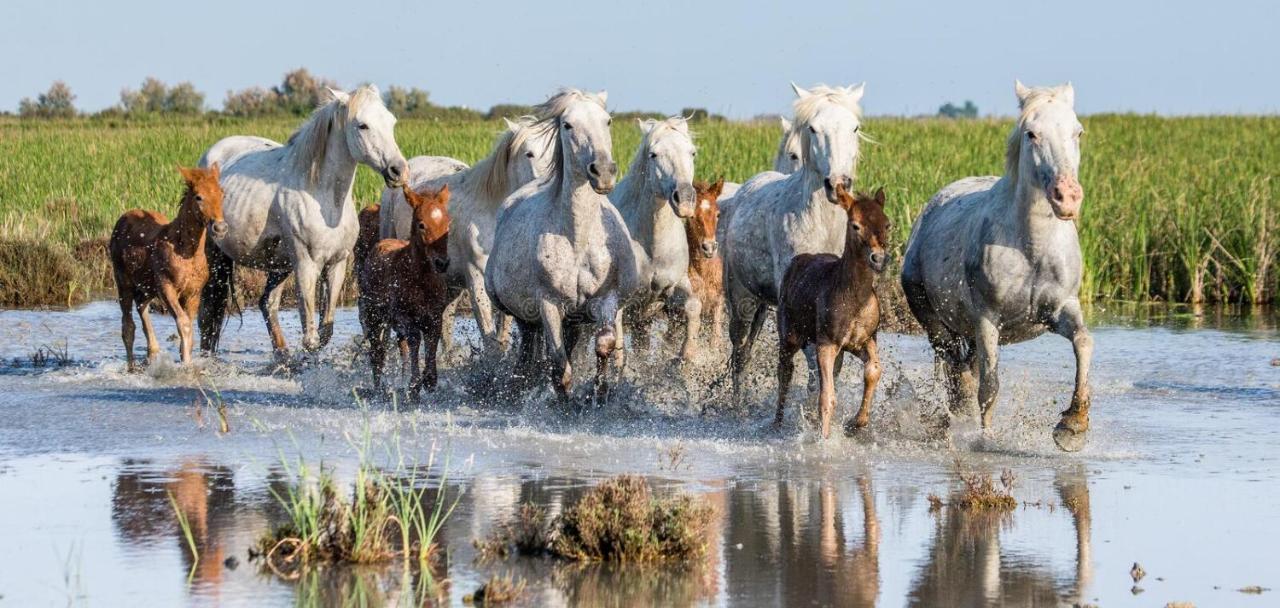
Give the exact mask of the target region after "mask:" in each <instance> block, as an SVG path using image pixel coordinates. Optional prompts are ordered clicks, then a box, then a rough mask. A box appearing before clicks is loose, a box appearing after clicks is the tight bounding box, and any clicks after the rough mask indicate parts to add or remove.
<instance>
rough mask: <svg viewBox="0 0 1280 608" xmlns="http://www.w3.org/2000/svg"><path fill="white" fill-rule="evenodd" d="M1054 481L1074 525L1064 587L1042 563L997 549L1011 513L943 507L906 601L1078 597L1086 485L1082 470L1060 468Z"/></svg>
mask: <svg viewBox="0 0 1280 608" xmlns="http://www.w3.org/2000/svg"><path fill="white" fill-rule="evenodd" d="M1054 486H1055V487H1056V489H1057V491H1058V496H1059V498H1060V500H1061V501H1062V503H1063V505H1064V506H1065V507H1066V508H1067V510H1068V511H1069V512H1070V513H1071V519H1072V522H1073V524H1074V525H1075V533H1076V571H1075V573H1074V581H1073V583H1072V584H1071V585H1070V587H1069V588H1067V589H1060V588H1059V587H1058V583H1057V579H1056V577H1055V576H1054V575H1053V572H1052V571H1051V570H1050V569H1049V568H1048V566H1047V565H1045V564H1043V563H1038V562H1036V561H1032V560H1029V559H1027V558H1026V556H1020V558H1019V559H1007V558H1006V556H1004V555H1003V554H1002V553H1001V548H1000V532H1001V531H1002V530H1004V529H1006V528H1010V527H1012V525H1013V518H1014V517H1015V516H1016V513H995V512H990V511H976V510H966V509H960V508H952V507H947V508H944V509H943V510H942V512H941V513H940V514H939V515H938V516H937V518H936V522H937V525H936V527H935V530H934V535H933V544H932V546H931V547H930V549H929V556H928V562H927V563H926V564H925V565H924V566H922V567H921V571H920V573H919V574H918V576H917V578H916V580H915V582H914V583H913V584H912V589H911V602H910V603H911V605H913V606H1001V605H1009V606H1058V605H1061V604H1062V603H1064V602H1067V603H1070V602H1072V601H1078V600H1079V599H1080V596H1081V595H1082V594H1083V591H1084V589H1085V588H1086V587H1087V585H1088V584H1089V582H1090V580H1091V579H1092V578H1093V574H1092V564H1091V562H1090V525H1091V521H1090V518H1089V487H1088V485H1087V480H1086V479H1085V475H1084V471H1083V469H1078V470H1072V471H1069V472H1062V471H1059V472H1058V473H1057V475H1056V478H1055V481H1054Z"/></svg>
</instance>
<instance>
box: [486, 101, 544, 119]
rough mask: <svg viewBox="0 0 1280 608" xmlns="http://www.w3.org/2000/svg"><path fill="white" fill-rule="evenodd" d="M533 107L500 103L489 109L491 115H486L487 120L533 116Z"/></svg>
mask: <svg viewBox="0 0 1280 608" xmlns="http://www.w3.org/2000/svg"><path fill="white" fill-rule="evenodd" d="M532 115H533V106H529V105H523V104H518V103H500V104H497V105H495V106H493V107H491V108H489V113H488V114H485V118H488V119H489V120H495V119H498V118H510V119H513V120H514V119H515V118H517V117H520V116H532Z"/></svg>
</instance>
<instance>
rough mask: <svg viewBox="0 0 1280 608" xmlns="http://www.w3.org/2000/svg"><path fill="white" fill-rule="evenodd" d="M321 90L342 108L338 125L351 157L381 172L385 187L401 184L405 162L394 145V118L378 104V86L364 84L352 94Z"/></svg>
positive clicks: (405, 173)
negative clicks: (342, 116)
mask: <svg viewBox="0 0 1280 608" xmlns="http://www.w3.org/2000/svg"><path fill="white" fill-rule="evenodd" d="M325 91H326V92H327V94H328V96H329V98H330V101H335V102H337V103H338V104H340V105H341V106H342V107H341V108H339V110H345V113H344V117H345V118H344V120H342V123H341V124H342V128H343V134H344V135H345V136H346V139H347V150H348V152H350V153H351V157H352V158H354V159H355V160H356V162H359V163H363V164H365V165H368V166H369V167H371V168H372V169H373V170H375V171H377V172H378V173H379V174H381V175H382V179H383V181H384V182H386V185H387V186H388V187H391V188H396V187H400V186H402V185H403V184H404V183H405V182H406V180H408V179H409V163H408V161H406V160H405V159H404V154H402V153H401V152H400V146H399V145H398V144H396V137H395V126H396V117H395V116H392V114H391V112H390V111H388V110H387V106H386V105H384V104H383V103H382V94H381V93H379V92H378V87H376V86H374V85H365V86H362V87H360V88H359V89H356V91H355V92H354V93H346V92H343V91H338V90H335V89H325Z"/></svg>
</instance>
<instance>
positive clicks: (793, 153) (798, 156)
mask: <svg viewBox="0 0 1280 608" xmlns="http://www.w3.org/2000/svg"><path fill="white" fill-rule="evenodd" d="M791 160H800V155H799V154H796V153H795V152H792V153H791Z"/></svg>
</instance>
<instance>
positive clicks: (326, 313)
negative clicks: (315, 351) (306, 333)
mask: <svg viewBox="0 0 1280 608" xmlns="http://www.w3.org/2000/svg"><path fill="white" fill-rule="evenodd" d="M346 279H347V262H346V260H341V261H337V262H330V263H329V268H328V269H326V271H325V278H324V283H323V284H324V289H323V290H321V293H320V295H321V296H323V299H321V300H320V347H321V348H323V347H325V346H326V345H328V344H329V340H330V339H332V338H333V315H334V313H335V312H336V311H337V310H338V302H339V300H341V299H342V284H343V282H344V281H346Z"/></svg>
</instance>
